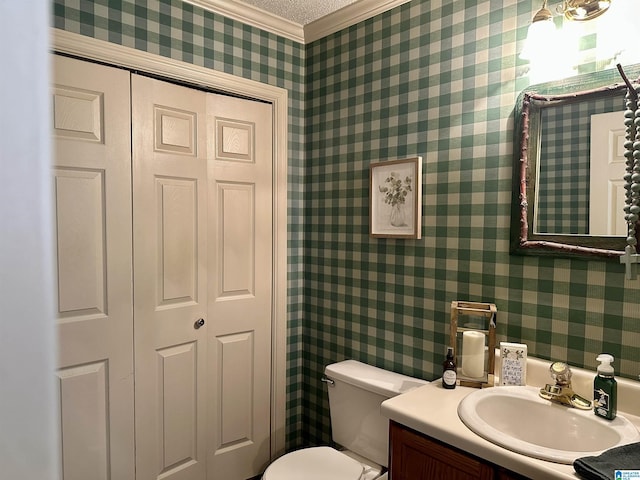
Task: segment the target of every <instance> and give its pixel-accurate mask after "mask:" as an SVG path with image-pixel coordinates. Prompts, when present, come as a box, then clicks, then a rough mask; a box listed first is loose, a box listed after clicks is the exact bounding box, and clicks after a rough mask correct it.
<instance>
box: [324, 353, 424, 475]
mask: <svg viewBox="0 0 640 480" xmlns="http://www.w3.org/2000/svg"><path fill="white" fill-rule="evenodd" d="M324 373H325V375H326V377H327V378H329V379H331V380H333V382H334V384H333V385H329V387H328V389H329V409H330V411H331V430H332V434H333V440H334V441H335V442H336V443H338V444H339V445H341V446H343V447H344V448H346V449H348V450H351V451H352V452H354V453H356V454H358V455H360V456H362V457H364V458H366V459H368V460H371V461H373V462H375V463H377V464H379V465H382V466H385V467H386V466H387V461H388V453H389V420H388V419H387V418H385V417H383V416H382V415H380V404H381V403H382V402H383V401H385V400H387V399H388V398H391V397H395V396H396V395H398V394H400V393H403V392H407V391H409V390H411V389H414V388H416V387H420V386H422V385H425V384H427V383H428V382H426V381H424V380H420V379H417V378H413V377H408V376H406V375H401V374H399V373H393V372H389V371H387V370H383V369H381V368H377V367H373V366H371V365H367V364H365V363H361V362H357V361H355V360H345V361H343V362H338V363H333V364H331V365H327V367H326V368H325V370H324Z"/></svg>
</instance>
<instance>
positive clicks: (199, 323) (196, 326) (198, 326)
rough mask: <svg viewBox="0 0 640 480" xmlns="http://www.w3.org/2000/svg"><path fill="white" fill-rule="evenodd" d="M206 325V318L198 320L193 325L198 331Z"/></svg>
mask: <svg viewBox="0 0 640 480" xmlns="http://www.w3.org/2000/svg"><path fill="white" fill-rule="evenodd" d="M203 325H204V318H199V319H198V320H196V322H195V323H194V324H193V328H195V329H196V330H198V329H199V328H200V327H202V326H203Z"/></svg>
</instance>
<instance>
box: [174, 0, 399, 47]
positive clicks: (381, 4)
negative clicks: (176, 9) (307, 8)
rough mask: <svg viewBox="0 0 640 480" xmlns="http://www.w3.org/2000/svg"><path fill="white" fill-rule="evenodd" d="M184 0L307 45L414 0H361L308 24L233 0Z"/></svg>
mask: <svg viewBox="0 0 640 480" xmlns="http://www.w3.org/2000/svg"><path fill="white" fill-rule="evenodd" d="M183 1H184V2H185V3H190V4H192V5H196V6H198V7H200V8H204V9H205V10H208V11H210V12H214V13H218V14H220V15H223V16H225V17H227V18H231V19H233V20H237V21H239V22H242V23H244V24H246V25H251V26H253V27H256V28H259V29H261V30H265V31H267V32H271V33H274V34H276V35H280V36H281V37H285V38H288V39H290V40H293V41H295V42H299V43H303V44H304V43H311V42H314V41H316V40H319V39H320V38H323V37H326V36H327V35H331V34H332V33H335V32H338V31H340V30H342V29H344V28H348V27H350V26H351V25H355V24H356V23H358V22H361V21H363V20H366V19H368V18H371V17H374V16H376V15H378V14H380V13H383V12H386V11H387V10H391V9H392V8H395V7H397V6H400V5H403V4H405V3H408V2H410V1H411V0H360V1H357V2H356V3H352V4H350V5H347V6H346V7H344V8H341V9H340V10H338V11H336V12H333V13H331V14H329V15H327V16H325V17H322V18H319V19H318V20H316V21H314V22H311V23H309V24H307V25H304V26H303V25H301V24H299V23H296V22H292V21H291V20H287V19H286V18H282V17H279V16H278V15H274V14H273V13H271V12H267V11H265V10H262V9H261V8H258V7H254V6H253V5H249V4H244V3H238V2H236V1H233V0H183Z"/></svg>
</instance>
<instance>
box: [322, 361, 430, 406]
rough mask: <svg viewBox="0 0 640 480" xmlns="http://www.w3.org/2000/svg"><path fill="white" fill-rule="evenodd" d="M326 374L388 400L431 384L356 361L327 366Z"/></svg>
mask: <svg viewBox="0 0 640 480" xmlns="http://www.w3.org/2000/svg"><path fill="white" fill-rule="evenodd" d="M324 373H325V375H326V376H327V377H329V378H331V379H332V380H340V381H343V382H345V383H349V384H351V385H354V386H357V387H360V388H363V389H365V390H368V391H371V392H375V393H378V394H380V395H383V396H385V397H388V398H391V397H395V396H396V395H399V394H400V393H404V392H408V391H409V390H413V389H414V388H417V387H421V386H423V385H426V384H427V383H429V382H427V381H426V380H421V379H419V378H413V377H409V376H407V375H402V374H400V373H395V372H390V371H388V370H383V369H382V368H378V367H374V366H372V365H368V364H366V363H362V362H358V361H356V360H344V361H342V362H338V363H332V364H330V365H327V366H326V368H325V369H324Z"/></svg>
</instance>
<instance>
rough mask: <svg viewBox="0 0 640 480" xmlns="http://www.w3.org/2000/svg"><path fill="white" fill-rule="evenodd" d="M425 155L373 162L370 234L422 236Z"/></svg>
mask: <svg viewBox="0 0 640 480" xmlns="http://www.w3.org/2000/svg"><path fill="white" fill-rule="evenodd" d="M421 233H422V157H413V158H407V159H404V160H392V161H387V162H379V163H372V164H371V167H370V171H369V235H371V236H372V237H378V238H420V237H421Z"/></svg>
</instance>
